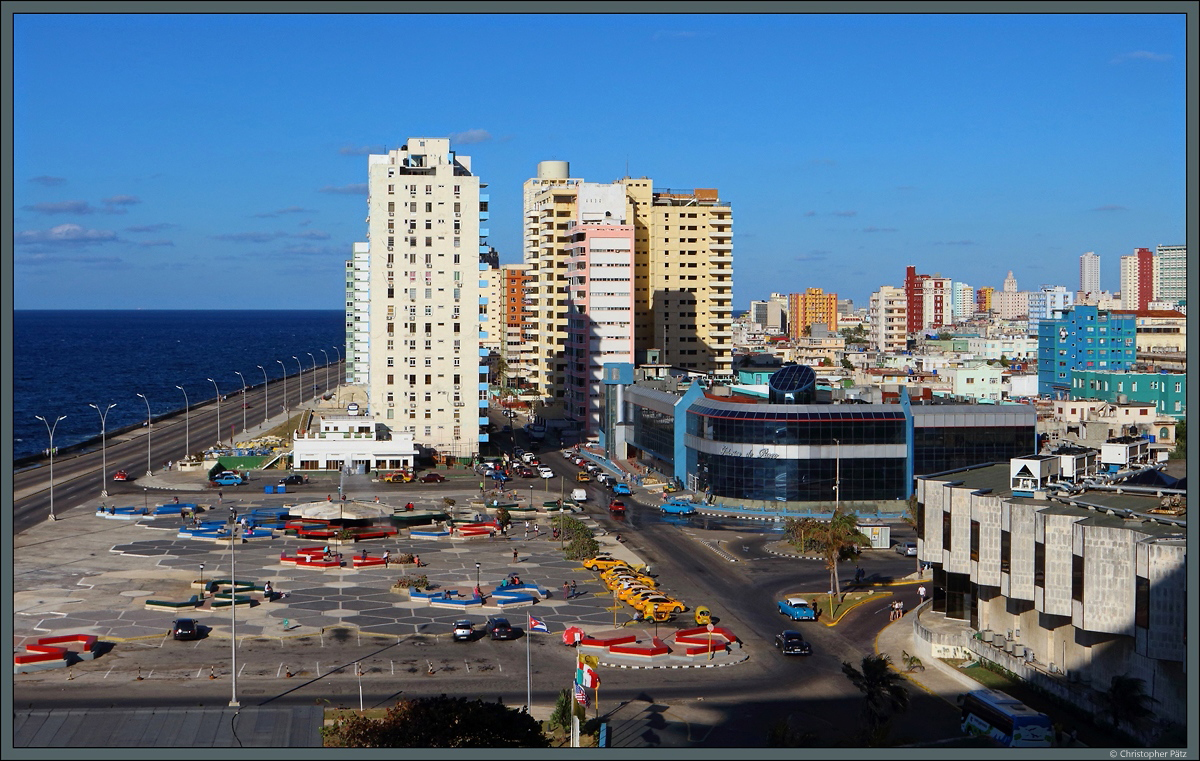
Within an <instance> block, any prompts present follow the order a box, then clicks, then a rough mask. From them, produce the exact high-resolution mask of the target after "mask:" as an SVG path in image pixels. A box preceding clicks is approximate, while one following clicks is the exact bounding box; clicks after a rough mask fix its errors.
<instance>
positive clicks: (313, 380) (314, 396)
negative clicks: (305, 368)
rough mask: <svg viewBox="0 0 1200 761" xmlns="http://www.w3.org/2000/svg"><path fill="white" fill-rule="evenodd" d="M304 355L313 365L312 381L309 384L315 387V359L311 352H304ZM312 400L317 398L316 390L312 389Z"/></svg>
mask: <svg viewBox="0 0 1200 761" xmlns="http://www.w3.org/2000/svg"><path fill="white" fill-rule="evenodd" d="M304 353H305V354H307V355H308V358H309V359H311V360H312V363H313V369H312V380H311V381H309V382H310V383H312V384H313V385H314V386H315V385H317V358H316V357H314V356H313V353H312V352H311V351H306V352H304ZM312 398H313V399H316V398H317V390H316V389H315V388H314V389H313V395H312Z"/></svg>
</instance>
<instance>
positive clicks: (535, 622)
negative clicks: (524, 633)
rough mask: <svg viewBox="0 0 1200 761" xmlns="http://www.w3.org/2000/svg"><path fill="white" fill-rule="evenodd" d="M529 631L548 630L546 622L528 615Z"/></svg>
mask: <svg viewBox="0 0 1200 761" xmlns="http://www.w3.org/2000/svg"><path fill="white" fill-rule="evenodd" d="M529 631H531V632H549V631H550V629H549V628H548V627H547V626H546V622H545V621H543V620H541V619H540V618H534V617H533V616H532V615H530V616H529Z"/></svg>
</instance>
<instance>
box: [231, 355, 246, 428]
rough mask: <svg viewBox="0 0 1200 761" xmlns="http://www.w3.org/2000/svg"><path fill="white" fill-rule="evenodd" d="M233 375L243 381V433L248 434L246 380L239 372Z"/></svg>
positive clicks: (235, 371)
mask: <svg viewBox="0 0 1200 761" xmlns="http://www.w3.org/2000/svg"><path fill="white" fill-rule="evenodd" d="M233 374H234V375H236V376H237V377H239V378H241V379H242V433H245V432H246V378H245V377H244V376H243V375H242V374H241V373H239V372H238V371H237V370H234V371H233Z"/></svg>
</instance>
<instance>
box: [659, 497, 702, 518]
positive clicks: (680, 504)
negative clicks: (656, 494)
mask: <svg viewBox="0 0 1200 761" xmlns="http://www.w3.org/2000/svg"><path fill="white" fill-rule="evenodd" d="M661 509H662V511H663V512H664V513H667V514H670V515H694V514H695V512H696V506H695V505H694V504H692V502H691V500H687V499H671V500H667V501H666V502H664V503H662V506H661Z"/></svg>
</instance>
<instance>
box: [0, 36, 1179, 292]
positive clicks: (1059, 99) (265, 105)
mask: <svg viewBox="0 0 1200 761" xmlns="http://www.w3.org/2000/svg"><path fill="white" fill-rule="evenodd" d="M1184 25H1185V18H1184V16H1183V15H1150V14H1147V15H969V16H964V15H936V16H935V15H708V16H702V15H639V16H625V15H607V16H605V15H572V16H566V15H475V16H471V15H457V16H439V15H415V16H414V15H344V16H342V15H306V16H301V15H208V16H196V15H107V16H106V15H89V16H71V15H22V16H17V17H15V22H14V35H15V48H14V66H13V79H14V122H13V127H14V149H15V161H14V166H13V187H14V202H13V209H14V215H15V216H14V228H13V229H14V244H15V247H14V263H13V266H14V286H15V287H14V289H13V290H14V306H15V307H16V308H18V309H72V308H98V309H135V308H144V309H172V308H191V309H245V308H264V309H276V308H278V309H287V308H317V309H339V308H341V304H342V301H343V298H342V296H343V266H344V262H345V260H346V259H347V258H348V256H349V251H350V245H351V243H353V242H354V241H358V240H364V239H365V237H364V236H365V232H366V224H365V222H364V218H365V216H366V195H365V182H366V177H367V174H366V162H367V159H366V153H368V152H372V151H381V150H382V149H384V148H385V147H387V148H396V147H398V146H399V145H400V144H401V143H402V142H403V141H404V140H405V139H407V138H408V137H416V136H425V137H439V136H446V135H449V136H451V137H452V139H453V140H454V147H455V149H456V150H457V151H458V152H459V153H460V154H466V155H469V156H471V157H472V162H473V169H474V171H475V173H476V174H479V175H480V176H481V178H482V179H483V181H484V182H487V183H488V184H489V186H490V187H489V189H488V191H487V192H489V193H490V195H491V221H490V225H489V227H490V230H491V237H490V239H489V242H490V243H491V245H493V246H495V247H496V248H497V249H498V250H499V251H500V256H501V261H502V262H516V261H520V258H521V249H520V246H521V227H520V225H521V208H520V206H521V184H522V183H523V182H524V181H525V180H526V179H527V178H529V177H530V176H532V175H533V174H534V173H535V172H536V167H537V162H539V161H543V160H547V159H561V160H567V161H570V162H571V170H572V172H571V173H572V175H573V176H575V177H582V178H585V179H587V180H589V181H594V182H612V181H615V180H617V179H619V178H620V177H622V176H624V175H625V174H626V166H628V173H629V174H630V175H632V176H635V177H640V176H648V177H651V178H653V180H654V184H655V186H658V187H671V188H694V187H715V188H718V189H719V190H720V194H721V197H722V198H723V199H725V200H728V201H730V202H732V204H733V209H734V307H735V308H737V309H743V308H745V307H746V306H747V305H748V303H749V301H750V300H751V299H759V298H765V297H766V296H767V295H768V294H769V293H770V292H771V291H782V292H792V291H799V290H803V289H804V288H808V287H821V288H824V289H825V290H826V291H836V292H837V293H838V294H839V295H840V296H842V297H850V298H853V299H854V301H855V303H856V305H860V306H866V303H867V298H868V296H869V294H870V292H871V291H873V290H875V289H876V288H878V287H879V286H880V285H901V284H902V282H903V278H904V268H905V266H906V265H908V264H913V265H916V266H917V270H918V272H924V273H929V274H934V273H939V274H941V275H942V276H944V277H953V278H955V279H956V280H961V281H963V282H967V283H969V284H971V285H972V286H974V287H981V286H985V285H991V286H994V287H996V288H999V287H1000V285H1001V281H1002V280H1003V278H1004V276H1005V274H1006V272H1007V270H1009V269H1012V270H1013V271H1014V273H1015V275H1016V277H1017V280H1018V283H1019V285H1020V287H1021V288H1022V289H1023V290H1028V289H1036V288H1037V287H1038V286H1039V285H1041V284H1061V285H1065V286H1067V287H1068V288H1070V289H1072V290H1073V289H1075V288H1077V287H1078V284H1079V274H1078V273H1079V266H1078V262H1079V255H1080V254H1082V253H1084V252H1085V251H1095V252H1096V253H1097V254H1099V255H1100V256H1101V285H1102V287H1103V288H1106V289H1110V290H1116V289H1117V288H1118V285H1119V275H1118V258H1119V257H1120V256H1122V255H1125V254H1129V253H1132V251H1133V249H1134V248H1136V247H1140V246H1147V247H1153V246H1155V245H1157V244H1160V243H1183V242H1185V238H1184V236H1185V202H1186V192H1185V106H1186V96H1185V76H1184V65H1185V59H1186V51H1185V34H1184V32H1185V29H1184Z"/></svg>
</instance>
